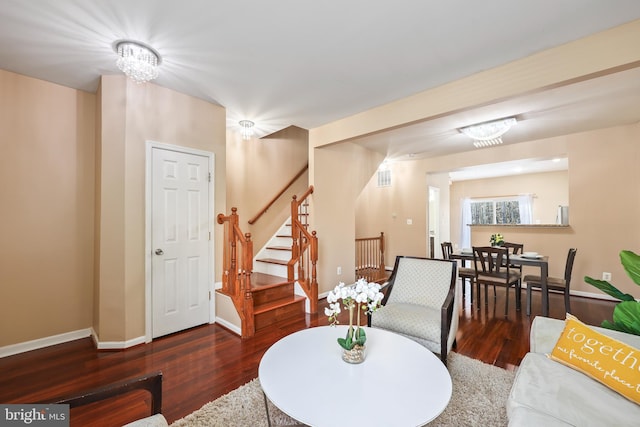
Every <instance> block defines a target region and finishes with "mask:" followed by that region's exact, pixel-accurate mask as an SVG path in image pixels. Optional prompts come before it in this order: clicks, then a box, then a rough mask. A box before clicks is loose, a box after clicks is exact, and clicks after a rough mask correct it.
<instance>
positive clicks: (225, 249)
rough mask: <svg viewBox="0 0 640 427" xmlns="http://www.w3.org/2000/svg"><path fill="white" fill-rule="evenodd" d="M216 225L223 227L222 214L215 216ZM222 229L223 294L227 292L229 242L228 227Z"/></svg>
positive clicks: (225, 219)
mask: <svg viewBox="0 0 640 427" xmlns="http://www.w3.org/2000/svg"><path fill="white" fill-rule="evenodd" d="M217 221H218V224H220V225H223V224H224V223H225V222H226V221H227V217H226V216H224V215H223V214H218V216H217ZM223 228H224V240H223V242H224V244H223V246H222V290H223V291H224V292H229V266H230V261H229V247H228V246H227V245H226V243H227V242H228V241H229V239H230V237H229V227H223Z"/></svg>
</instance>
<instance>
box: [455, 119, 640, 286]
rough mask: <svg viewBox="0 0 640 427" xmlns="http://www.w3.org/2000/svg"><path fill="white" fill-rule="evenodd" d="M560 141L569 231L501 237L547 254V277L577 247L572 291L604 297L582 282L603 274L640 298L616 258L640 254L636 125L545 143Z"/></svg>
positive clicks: (639, 132) (476, 237) (482, 232)
mask: <svg viewBox="0 0 640 427" xmlns="http://www.w3.org/2000/svg"><path fill="white" fill-rule="evenodd" d="M558 139H562V140H564V142H565V143H566V145H567V147H568V156H569V174H568V178H569V180H568V182H569V225H570V226H569V227H568V228H560V229H552V228H548V229H547V228H543V229H536V228H523V229H514V228H510V227H504V228H503V229H502V230H501V232H502V234H503V235H504V236H505V238H506V239H507V240H509V241H518V242H523V243H524V244H525V249H528V250H531V251H536V252H539V253H543V254H545V255H549V257H550V265H549V273H550V274H551V275H555V276H560V277H562V275H563V272H564V262H565V260H566V255H567V251H568V249H569V248H570V247H575V248H577V249H578V253H577V255H576V260H575V264H574V270H573V278H572V285H571V288H572V290H575V291H578V292H585V293H590V294H596V295H603V294H602V293H601V292H600V291H599V290H597V289H596V288H594V287H592V286H590V285H588V284H586V283H585V282H584V280H583V278H584V276H585V275H588V276H591V277H594V278H598V279H599V278H601V275H602V272H604V271H607V272H611V273H612V274H613V276H612V283H614V284H615V285H616V286H617V287H618V288H619V289H621V290H623V291H624V292H628V293H630V294H632V295H634V296H636V297H640V289H639V288H638V286H636V285H635V284H634V283H633V282H632V281H631V279H630V278H629V277H628V276H627V275H626V273H625V272H624V270H623V269H622V266H621V265H620V259H619V257H618V254H619V252H620V251H621V250H623V249H628V250H632V251H634V252H636V253H640V248H639V247H638V242H639V241H640V224H639V223H638V221H637V218H638V215H639V214H640V200H639V198H638V197H636V193H637V191H636V190H635V188H634V186H635V185H636V184H637V183H638V182H640V170H639V169H638V167H637V164H638V161H639V160H640V125H638V124H635V125H630V126H620V127H615V128H609V129H601V130H597V131H593V132H584V133H578V134H574V135H568V136H566V137H562V138H554V139H553V140H550V141H549V143H550V144H552V143H554V142H556V141H554V140H558ZM488 188H496V189H498V188H503V187H488ZM457 223H458V224H459V223H460V222H459V219H458V221H457ZM492 232H495V230H492V229H490V228H484V227H482V228H474V229H473V231H472V237H471V243H472V244H473V245H484V244H487V242H488V241H489V236H490V234H491V233H492Z"/></svg>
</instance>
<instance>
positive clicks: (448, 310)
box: [440, 287, 456, 365]
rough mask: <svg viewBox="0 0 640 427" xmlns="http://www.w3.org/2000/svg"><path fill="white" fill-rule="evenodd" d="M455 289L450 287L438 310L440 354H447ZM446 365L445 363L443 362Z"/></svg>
mask: <svg viewBox="0 0 640 427" xmlns="http://www.w3.org/2000/svg"><path fill="white" fill-rule="evenodd" d="M455 296H456V288H455V287H451V288H450V289H449V293H447V297H446V298H445V300H444V303H442V308H441V309H440V322H441V325H442V328H441V329H440V351H441V353H440V354H447V345H448V342H449V332H450V331H451V323H452V321H453V308H454V304H455ZM444 364H445V365H446V364H447V363H446V361H445V362H444Z"/></svg>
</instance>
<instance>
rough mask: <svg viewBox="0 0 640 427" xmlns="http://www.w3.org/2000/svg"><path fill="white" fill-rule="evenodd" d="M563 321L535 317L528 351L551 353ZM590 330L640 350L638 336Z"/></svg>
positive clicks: (596, 329) (595, 328) (595, 327)
mask: <svg viewBox="0 0 640 427" xmlns="http://www.w3.org/2000/svg"><path fill="white" fill-rule="evenodd" d="M564 325H565V321H564V320H559V319H552V318H550V317H543V316H536V317H535V318H534V319H533V323H532V324H531V334H530V335H529V339H530V351H532V352H534V353H551V351H552V350H553V348H554V347H555V345H556V342H557V341H558V338H559V337H560V333H561V332H562V330H563V329H564ZM591 329H593V330H595V331H598V332H600V333H601V334H604V335H606V336H609V337H612V338H615V339H617V340H618V341H622V342H623V343H626V344H629V345H631V346H633V347H635V348H640V336H638V335H631V334H625V333H624V332H619V331H614V330H612V329H605V328H601V327H599V326H591Z"/></svg>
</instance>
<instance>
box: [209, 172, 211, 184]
mask: <svg viewBox="0 0 640 427" xmlns="http://www.w3.org/2000/svg"><path fill="white" fill-rule="evenodd" d="M209 182H211V172H209Z"/></svg>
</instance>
